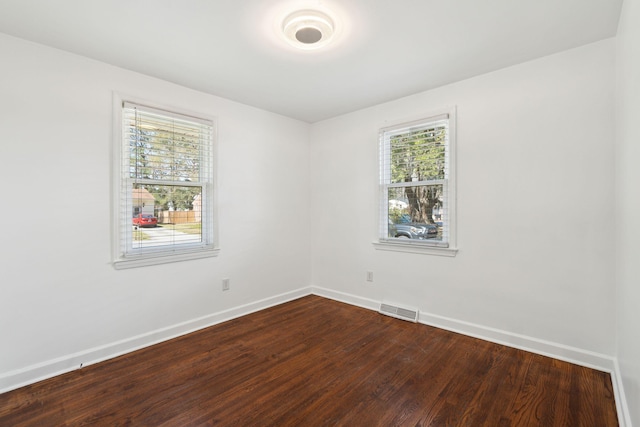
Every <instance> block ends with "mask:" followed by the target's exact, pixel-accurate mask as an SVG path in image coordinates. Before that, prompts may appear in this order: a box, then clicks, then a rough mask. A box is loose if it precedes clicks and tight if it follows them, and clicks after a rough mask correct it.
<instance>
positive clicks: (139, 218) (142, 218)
mask: <svg viewBox="0 0 640 427" xmlns="http://www.w3.org/2000/svg"><path fill="white" fill-rule="evenodd" d="M133 225H137V226H138V227H155V226H157V225H158V218H156V217H155V216H153V215H149V214H138V215H136V216H134V217H133Z"/></svg>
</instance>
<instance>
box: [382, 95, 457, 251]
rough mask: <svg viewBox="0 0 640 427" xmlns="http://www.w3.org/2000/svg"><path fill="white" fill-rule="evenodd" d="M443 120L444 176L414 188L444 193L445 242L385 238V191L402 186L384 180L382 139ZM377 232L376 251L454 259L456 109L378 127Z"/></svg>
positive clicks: (385, 148)
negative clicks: (438, 187) (441, 189)
mask: <svg viewBox="0 0 640 427" xmlns="http://www.w3.org/2000/svg"><path fill="white" fill-rule="evenodd" d="M444 118H447V120H448V143H447V146H446V147H445V149H446V155H445V159H446V160H447V161H448V164H447V167H446V168H447V175H446V176H445V178H444V179H438V180H432V181H419V182H418V183H416V185H439V184H442V185H443V186H444V187H445V191H446V194H447V195H446V201H445V204H446V208H447V209H446V213H445V215H446V221H447V229H448V230H447V231H448V240H447V241H446V242H443V241H430V240H414V239H399V238H390V237H388V226H389V207H388V190H389V188H394V187H398V188H402V187H405V186H406V185H403V184H399V183H392V182H391V179H390V177H389V176H388V170H389V165H388V162H389V154H388V152H389V144H388V142H387V141H388V139H389V138H387V137H386V135H388V134H390V133H393V132H397V131H399V130H401V129H405V128H410V127H418V126H423V125H428V124H429V123H435V122H437V121H439V120H442V119H444ZM378 141H379V142H378V165H379V175H378V185H377V186H378V203H377V205H378V231H377V241H375V242H373V246H374V248H375V249H377V250H384V251H395V252H406V253H416V254H425V255H438V256H449V257H453V256H456V254H457V252H458V247H457V210H456V204H457V203H456V201H457V197H456V173H457V170H456V169H457V167H456V166H457V162H456V145H457V144H456V141H457V117H456V107H455V106H453V107H447V108H442V109H439V110H435V111H431V112H429V113H427V114H422V115H420V116H419V117H417V118H413V119H408V120H397V121H394V122H392V123H391V124H388V123H387V124H385V125H384V126H381V127H380V128H379V131H378Z"/></svg>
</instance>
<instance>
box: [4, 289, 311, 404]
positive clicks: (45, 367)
mask: <svg viewBox="0 0 640 427" xmlns="http://www.w3.org/2000/svg"><path fill="white" fill-rule="evenodd" d="M310 293H311V291H310V288H301V289H298V290H295V291H291V292H287V293H284V294H280V295H276V296H273V297H269V298H265V299H263V300H260V301H255V302H252V303H249V304H244V305H241V306H238V307H233V308H230V309H228V310H224V311H220V312H217V313H213V314H209V315H206V316H203V317H200V318H197V319H193V320H189V321H186V322H183V323H179V324H176V325H171V326H169V327H166V328H162V329H158V330H155V331H151V332H148V333H145V334H142V335H138V336H135V337H131V338H127V339H124V340H121V341H117V342H114V343H110V344H107V345H104V346H100V347H94V348H91V349H88V350H84V351H81V352H78V353H74V354H69V355H65V356H63V357H59V358H56V359H53V360H48V361H46V362H42V363H38V364H35V365H31V366H27V367H25V368H22V369H17V370H14V371H9V372H7V373H4V374H2V375H0V393H4V392H7V391H10V390H14V389H17V388H20V387H23V386H25V385H28V384H33V383H35V382H38V381H42V380H45V379H47V378H51V377H54V376H56V375H60V374H64V373H67V372H70V371H73V370H75V369H80V368H81V367H84V366H88V365H92V364H95V363H98V362H102V361H105V360H108V359H112V358H114V357H117V356H121V355H123V354H126V353H130V352H132V351H135V350H139V349H141V348H144V347H148V346H151V345H154V344H158V343H160V342H163V341H167V340H170V339H172V338H176V337H179V336H181V335H185V334H188V333H191V332H195V331H197V330H199V329H203V328H206V327H209V326H213V325H216V324H218V323H222V322H226V321H227V320H231V319H235V318H237V317H241V316H245V315H247V314H250V313H254V312H256V311H260V310H264V309H265V308H269V307H272V306H274V305H278V304H282V303H285V302H288V301H291V300H294V299H297V298H300V297H303V296H306V295H309V294H310Z"/></svg>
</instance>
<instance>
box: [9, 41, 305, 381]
mask: <svg viewBox="0 0 640 427" xmlns="http://www.w3.org/2000/svg"><path fill="white" fill-rule="evenodd" d="M0 58H2V59H1V61H2V66H1V67H0V178H1V182H3V190H2V193H1V194H2V209H1V210H0V224H2V232H1V233H0V235H1V238H0V240H1V242H2V244H1V245H0V266H1V267H0V272H1V274H2V278H1V279H0V349H1V350H0V390H2V389H3V388H8V387H13V386H15V385H16V384H15V383H16V381H18V382H19V381H30V380H33V379H34V378H33V376H34V375H36V376H37V375H40V374H41V375H45V376H46V375H49V374H51V372H52V370H54V371H55V370H56V369H57V370H60V369H62V370H64V369H67V368H69V367H70V365H73V364H76V363H77V364H79V363H86V362H88V361H90V360H86V359H87V358H89V359H91V358H92V357H93V358H95V357H102V356H104V355H105V354H109V352H112V351H113V350H114V349H115V350H118V351H124V350H126V349H128V348H130V347H131V345H139V344H143V343H145V342H148V341H149V340H153V339H156V338H161V337H162V336H163V333H154V331H156V332H157V331H158V330H161V329H162V328H168V327H169V328H171V327H175V326H176V325H183V326H184V324H183V322H189V321H192V320H193V319H199V318H202V317H203V316H204V317H206V316H209V315H212V314H214V313H220V312H223V311H224V310H227V309H230V308H237V307H240V306H242V305H244V304H251V303H256V302H258V303H257V305H249V306H248V307H249V308H258V307H260V306H261V305H264V304H265V302H264V301H263V302H260V301H262V300H263V299H268V301H267V302H266V303H269V302H275V301H276V300H278V298H275V299H274V296H276V295H279V294H286V295H287V296H291V295H292V294H290V293H291V292H292V291H295V290H298V289H300V288H304V289H308V288H307V287H308V284H309V282H310V253H309V250H308V248H309V240H308V238H307V234H306V230H308V228H309V221H308V211H309V195H308V187H309V178H308V154H309V153H308V132H309V127H308V124H306V123H303V122H298V121H295V120H292V119H289V118H285V117H282V116H278V115H275V114H272V113H268V112H265V111H262V110H259V109H255V108H251V107H248V106H244V105H241V104H238V103H234V102H231V101H227V100H224V99H221V98H218V97H215V96H209V95H205V94H203V93H199V92H196V91H192V90H189V89H186V88H183V87H180V86H177V85H173V84H170V83H167V82H163V81H160V80H157V79H153V78H149V77H146V76H143V75H140V74H136V73H132V72H129V71H126V70H122V69H119V68H115V67H111V66H108V65H105V64H103V63H99V62H96V61H92V60H89V59H85V58H82V57H79V56H74V55H71V54H68V53H65V52H61V51H58V50H54V49H50V48H47V47H43V46H39V45H35V44H32V43H28V42H25V41H21V40H19V39H15V38H11V37H7V36H4V35H0ZM113 91H118V92H120V93H122V94H125V95H132V96H135V97H138V98H142V99H147V100H150V101H152V102H156V103H160V104H165V105H167V106H175V107H176V108H179V109H185V110H188V111H194V112H199V113H201V114H206V115H210V116H216V117H217V119H218V124H219V132H218V136H219V145H218V153H219V158H220V159H221V160H219V161H218V171H217V176H218V180H219V181H218V188H219V219H220V247H221V253H220V255H219V256H218V257H217V258H209V259H204V260H195V261H187V262H181V263H174V264H169V265H162V266H153V267H144V268H138V269H130V270H123V271H116V270H115V269H114V268H113V267H112V265H111V264H110V262H111V253H112V252H111V248H110V244H111V230H110V215H111V206H110V194H111V193H110V191H111V190H110V182H111V181H110V180H111V171H110V153H111V144H112V141H111V133H112V93H113ZM283 217H284V218H286V221H282V218H283ZM222 278H230V280H231V290H230V291H229V292H224V293H223V292H222V291H221V279H222ZM288 293H289V294H288ZM294 294H295V292H294ZM211 319H214V318H211ZM211 319H205V320H204V322H205V323H206V321H207V320H211ZM214 320H215V319H214ZM202 323H203V322H200V323H198V324H202ZM193 325H195V324H189V323H188V324H186V326H184V327H183V328H182V329H180V328H177V329H175V330H174V329H170V330H169V331H164V335H166V334H167V333H176V332H180V331H182V330H183V329H184V328H187V329H188V328H189V327H191V326H193ZM149 334H151V335H149ZM140 336H143V337H142V338H140ZM132 337H138V338H140V339H135V340H133V341H130V342H129V341H127V340H131V339H132ZM122 340H125V342H122ZM114 343H116V344H117V345H114ZM101 346H106V348H101ZM96 349H97V350H98V351H93V352H92V350H96ZM40 365H42V366H40Z"/></svg>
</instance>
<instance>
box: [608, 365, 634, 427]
mask: <svg viewBox="0 0 640 427" xmlns="http://www.w3.org/2000/svg"><path fill="white" fill-rule="evenodd" d="M614 365H615V369H614V371H613V372H612V373H611V381H612V382H613V392H614V393H615V396H616V409H617V410H618V423H620V427H631V412H629V405H628V404H627V396H626V395H625V393H624V385H623V382H622V375H621V374H620V365H619V364H618V359H616V360H615V361H614Z"/></svg>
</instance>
